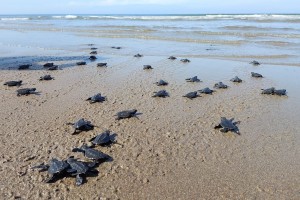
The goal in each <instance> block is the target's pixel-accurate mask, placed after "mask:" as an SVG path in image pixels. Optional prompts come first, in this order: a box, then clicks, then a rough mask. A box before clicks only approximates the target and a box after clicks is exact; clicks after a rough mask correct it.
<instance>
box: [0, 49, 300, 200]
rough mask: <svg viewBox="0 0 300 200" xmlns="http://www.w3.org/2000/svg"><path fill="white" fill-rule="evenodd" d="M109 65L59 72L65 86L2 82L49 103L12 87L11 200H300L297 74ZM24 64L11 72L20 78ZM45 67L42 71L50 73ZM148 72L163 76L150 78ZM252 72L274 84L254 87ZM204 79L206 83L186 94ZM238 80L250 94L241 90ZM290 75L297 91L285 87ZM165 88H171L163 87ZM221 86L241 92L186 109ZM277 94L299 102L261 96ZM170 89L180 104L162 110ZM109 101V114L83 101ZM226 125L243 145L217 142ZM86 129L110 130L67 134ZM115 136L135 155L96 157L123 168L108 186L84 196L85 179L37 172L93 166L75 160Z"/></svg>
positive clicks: (7, 111) (223, 64)
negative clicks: (61, 163)
mask: <svg viewBox="0 0 300 200" xmlns="http://www.w3.org/2000/svg"><path fill="white" fill-rule="evenodd" d="M85 51H86V52H88V50H87V49H86V50H85ZM106 58H107V59H106V60H105V62H108V67H107V68H97V67H96V62H94V63H93V62H92V63H89V64H88V65H86V66H74V67H66V68H63V70H59V71H54V72H50V74H51V75H52V76H53V77H55V80H53V81H47V82H46V81H45V82H40V81H38V78H39V77H40V76H42V75H45V74H47V73H48V72H47V71H44V70H27V71H17V70H1V74H0V82H1V83H2V82H4V81H8V80H19V79H20V80H23V82H24V85H22V86H21V88H23V87H36V88H37V91H39V92H41V94H40V95H30V96H23V97H17V96H16V93H15V90H16V88H7V87H5V86H3V85H2V86H1V90H0V93H1V100H0V107H1V110H0V123H1V134H0V139H1V143H0V149H1V159H0V160H1V161H0V177H1V180H0V199H14V198H19V197H20V198H21V199H106V198H107V199H299V197H300V193H299V192H300V178H299V177H300V159H299V144H300V143H299V142H300V140H299V139H300V138H299V130H300V125H299V113H300V109H299V107H300V106H299V95H297V94H296V93H297V92H298V89H297V88H296V86H295V83H296V82H297V74H299V69H298V68H289V67H285V68H284V69H282V68H279V67H278V66H277V67H274V66H263V65H262V66H259V67H253V66H250V65H249V64H248V63H246V62H234V61H222V60H209V59H201V58H193V59H191V63H188V64H183V63H181V62H180V61H179V60H175V61H170V60H168V59H166V57H153V56H147V55H145V56H144V57H143V58H140V59H136V58H133V57H132V56H117V55H116V56H113V55H107V56H106ZM24 59H25V60H26V57H25V58H15V59H14V58H12V59H11V60H6V61H5V62H6V64H8V63H12V64H11V65H12V66H13V65H17V64H18V62H25V60H24ZM39 60H40V59H39V58H38V57H37V58H36V60H35V62H34V68H36V69H41V68H42V67H40V66H39V65H42V64H44V63H45V61H43V62H39ZM15 61H16V62H15ZM76 61H77V60H76V59H74V60H72V59H70V60H68V61H59V62H58V61H57V62H55V63H56V64H58V65H60V66H73V65H74V64H75V62H76ZM99 62H102V61H99ZM3 63H4V61H3V62H2V64H3ZM144 64H151V65H152V66H153V68H154V69H153V70H150V71H144V70H142V66H143V65H144ZM7 66H9V65H7ZM251 71H256V72H262V73H264V75H265V76H266V78H264V79H254V78H250V72H251ZM193 75H198V77H199V78H200V79H201V80H202V81H203V82H201V83H186V82H185V80H184V79H185V78H188V77H191V76H193ZM235 75H238V76H239V77H240V78H242V79H243V80H244V82H243V83H241V84H233V83H231V82H230V81H229V80H230V78H232V77H234V76H235ZM286 75H289V77H290V78H289V81H288V83H286V81H284V80H283V79H282V78H281V77H283V76H286ZM159 79H164V80H166V81H168V82H169V83H170V84H169V85H168V86H165V87H158V86H156V85H154V84H153V83H154V82H156V81H158V80H159ZM218 81H223V82H224V83H226V84H228V85H229V86H230V87H229V88H228V89H226V90H218V91H217V92H216V93H215V94H213V95H201V97H199V98H197V99H194V100H188V99H186V98H183V97H182V95H184V94H186V93H188V92H191V91H195V90H199V89H202V88H204V87H207V86H208V87H211V88H212V86H213V84H214V83H216V82H218ZM271 86H275V87H278V88H283V87H285V88H287V89H288V92H289V93H288V95H289V97H277V96H263V95H261V94H260V89H261V88H267V87H271ZM160 89H166V90H167V91H168V92H169V93H170V97H168V98H164V99H157V98H151V95H152V92H154V91H158V90H160ZM98 92H101V94H103V95H104V96H106V97H107V101H106V102H103V103H99V104H98V103H96V104H89V103H88V102H86V101H84V100H85V99H86V98H87V97H89V96H91V95H93V94H96V93H98ZM134 108H135V109H137V110H138V112H140V113H142V114H141V115H139V119H136V118H131V119H125V120H121V121H116V120H115V119H114V116H113V115H114V114H115V113H116V112H118V111H121V110H126V109H134ZM222 116H224V117H228V118H231V117H234V118H235V119H236V120H238V121H241V123H240V125H239V129H240V131H241V135H240V136H239V135H236V134H234V133H230V132H229V133H226V134H223V133H221V132H219V131H218V130H214V128H213V127H214V126H215V125H216V124H217V123H218V122H219V120H220V117H222ZM81 117H83V118H85V119H88V120H90V121H92V123H93V124H95V125H97V126H99V127H98V128H95V130H93V131H89V132H82V133H80V134H78V135H71V132H72V128H71V127H70V126H67V125H65V124H66V123H67V122H74V121H76V120H78V119H80V118H81ZM106 129H110V130H112V131H113V132H115V133H117V134H118V136H117V140H118V142H120V143H122V144H124V146H123V147H122V146H119V145H113V146H112V147H111V148H109V147H105V148H104V147H97V149H99V150H101V151H103V152H105V153H107V154H109V155H110V156H111V157H113V161H111V162H106V163H103V164H101V165H100V166H99V167H98V168H97V169H98V170H99V171H100V173H99V176H97V177H88V178H87V182H86V183H85V184H83V185H82V186H80V187H77V186H75V179H74V178H64V179H62V180H59V181H57V182H55V183H52V184H46V183H44V182H43V180H44V179H46V177H47V173H39V172H37V171H34V170H32V169H30V167H31V166H34V165H37V164H39V163H42V162H48V161H49V160H50V159H51V158H60V159H64V158H67V157H68V156H71V155H74V156H76V157H78V158H81V159H84V157H83V156H82V155H81V154H79V153H72V152H71V149H72V148H73V147H76V146H79V145H81V144H83V143H86V142H88V140H89V139H90V138H91V137H92V136H95V135H96V134H97V133H100V132H102V131H104V130H106Z"/></svg>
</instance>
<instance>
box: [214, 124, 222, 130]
mask: <svg viewBox="0 0 300 200" xmlns="http://www.w3.org/2000/svg"><path fill="white" fill-rule="evenodd" d="M218 128H222V126H221V124H218V125H217V126H215V127H214V129H218Z"/></svg>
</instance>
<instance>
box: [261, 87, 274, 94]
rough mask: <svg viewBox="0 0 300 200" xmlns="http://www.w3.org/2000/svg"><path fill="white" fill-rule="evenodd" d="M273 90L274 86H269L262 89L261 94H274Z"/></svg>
mask: <svg viewBox="0 0 300 200" xmlns="http://www.w3.org/2000/svg"><path fill="white" fill-rule="evenodd" d="M274 90H275V88H274V87H271V88H267V89H262V92H261V93H262V94H274Z"/></svg>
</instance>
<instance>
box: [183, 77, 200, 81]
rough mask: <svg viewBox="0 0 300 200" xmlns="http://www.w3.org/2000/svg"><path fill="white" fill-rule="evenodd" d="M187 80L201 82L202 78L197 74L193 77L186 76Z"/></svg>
mask: <svg viewBox="0 0 300 200" xmlns="http://www.w3.org/2000/svg"><path fill="white" fill-rule="evenodd" d="M185 80H186V82H200V79H198V77H197V76H194V77H191V78H186V79H185Z"/></svg>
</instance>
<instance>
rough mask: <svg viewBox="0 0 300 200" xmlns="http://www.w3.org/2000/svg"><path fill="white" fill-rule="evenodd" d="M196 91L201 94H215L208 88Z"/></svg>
mask: <svg viewBox="0 0 300 200" xmlns="http://www.w3.org/2000/svg"><path fill="white" fill-rule="evenodd" d="M198 91H199V92H200V93H203V94H212V93H213V92H215V91H214V90H211V89H209V88H208V87H206V88H203V89H202V90H198Z"/></svg>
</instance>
